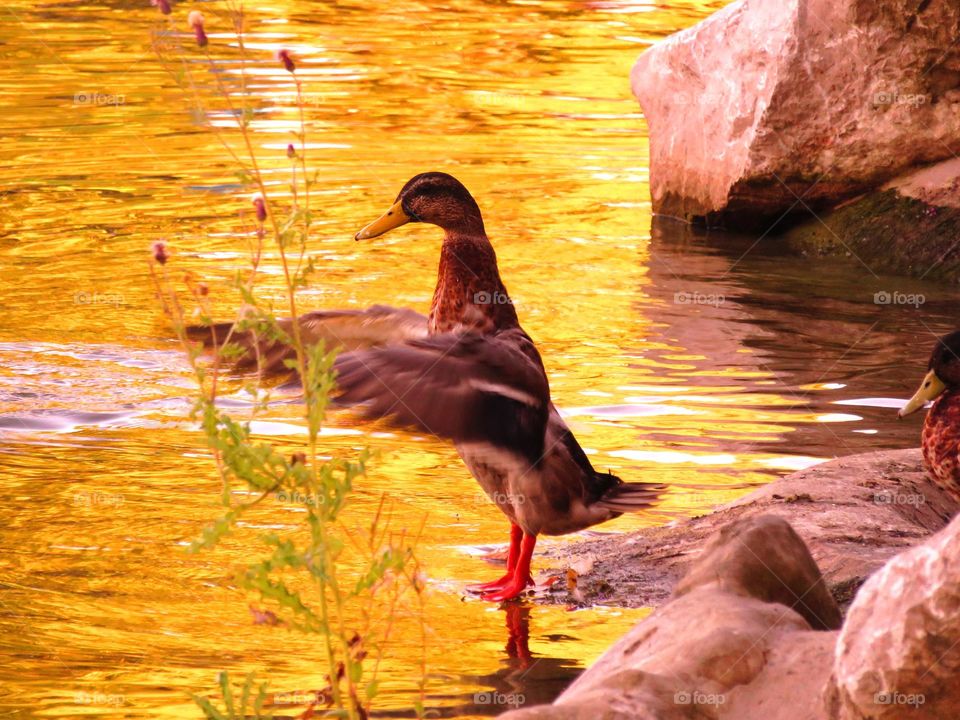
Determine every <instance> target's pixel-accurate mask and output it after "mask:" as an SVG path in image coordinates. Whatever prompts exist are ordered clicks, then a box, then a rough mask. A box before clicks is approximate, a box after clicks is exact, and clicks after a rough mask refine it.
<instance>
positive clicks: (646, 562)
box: [542, 449, 960, 607]
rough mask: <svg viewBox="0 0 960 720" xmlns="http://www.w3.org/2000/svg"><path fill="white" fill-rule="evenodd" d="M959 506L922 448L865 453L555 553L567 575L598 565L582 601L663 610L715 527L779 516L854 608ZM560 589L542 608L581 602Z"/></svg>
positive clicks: (582, 582)
mask: <svg viewBox="0 0 960 720" xmlns="http://www.w3.org/2000/svg"><path fill="white" fill-rule="evenodd" d="M958 509H960V507H958V504H957V502H956V501H955V500H953V499H952V498H951V497H950V496H949V495H948V494H947V493H945V492H944V491H943V490H941V489H940V488H938V487H937V486H936V485H934V484H933V483H932V482H931V481H930V479H929V477H928V476H927V474H926V472H925V471H924V470H923V467H922V460H921V457H920V450H919V449H916V450H893V451H884V452H876V453H864V454H861V455H852V456H849V457H845V458H840V459H838V460H833V461H831V462H827V463H822V464H820V465H816V466H814V467H812V468H808V469H807V470H801V471H800V472H796V473H792V474H790V475H788V476H786V477H783V478H780V479H779V480H775V481H774V482H772V483H770V484H769V485H765V486H764V487H762V488H760V489H758V490H756V491H754V492H752V493H750V494H749V495H747V496H745V497H743V498H741V499H740V500H737V501H736V502H733V503H730V504H728V505H724V506H722V507H720V508H718V509H717V510H715V511H714V512H712V513H710V514H708V515H704V516H702V517H696V518H691V519H689V520H684V521H680V522H677V523H674V524H671V525H669V526H666V527H655V528H647V529H644V530H640V531H637V532H635V533H631V534H629V535H626V536H620V535H618V536H615V537H608V538H600V539H594V540H589V541H586V542H582V543H577V544H574V545H565V546H563V547H562V549H561V548H558V549H555V550H550V551H548V557H551V556H552V558H551V561H552V564H553V565H554V566H555V567H557V568H558V569H560V570H562V569H564V568H566V567H567V566H569V565H570V564H571V563H572V562H574V560H575V559H579V558H582V557H584V556H589V557H592V558H593V559H594V562H593V563H592V565H590V567H589V570H588V571H585V572H583V573H582V574H580V576H579V578H578V582H577V586H578V591H579V592H580V594H581V595H582V599H581V600H580V601H579V602H583V603H588V604H593V603H602V604H608V605H622V606H625V607H642V606H650V605H653V606H657V605H660V604H662V603H663V602H665V601H666V600H667V598H668V597H669V596H670V593H671V592H672V591H673V589H674V587H675V586H677V583H679V582H680V580H681V578H682V577H683V575H684V574H686V573H687V572H688V569H689V568H690V566H691V563H692V562H693V561H694V560H695V558H697V556H698V555H699V554H701V553H702V552H704V551H705V548H706V547H707V541H708V538H710V537H711V536H713V535H714V534H715V533H716V532H717V531H719V530H721V528H724V527H726V526H728V525H729V524H730V523H733V522H734V521H737V520H741V519H745V518H750V517H756V516H760V515H775V516H778V517H780V518H783V519H784V520H786V521H788V522H789V523H790V525H791V527H792V528H793V530H794V531H795V532H796V533H797V535H799V536H800V538H801V539H802V540H803V541H804V543H805V544H806V545H807V547H808V548H809V549H810V553H811V555H812V557H813V559H814V561H815V562H816V564H817V567H819V568H820V570H821V571H822V572H823V576H824V578H825V579H826V582H827V586H828V589H829V591H830V594H831V595H833V597H834V599H835V600H836V601H837V602H838V604H839V605H840V606H841V607H846V606H847V605H848V604H849V602H850V600H851V599H852V598H853V596H854V594H855V593H856V591H857V589H858V588H859V587H860V586H861V585H862V584H863V582H864V581H865V580H866V578H867V577H868V576H869V575H870V574H871V573H873V572H874V571H876V570H878V569H879V568H880V567H882V566H883V564H884V563H886V562H887V560H889V559H890V558H891V557H893V556H894V555H896V554H897V553H898V552H901V551H902V550H905V549H907V548H909V547H912V546H914V545H916V544H917V543H918V542H921V541H923V540H924V539H926V538H928V537H929V536H930V535H932V534H933V533H934V532H936V531H938V530H940V529H942V528H944V527H945V526H946V525H947V523H948V522H949V520H950V518H951V517H952V516H953V515H954V514H955V513H956V512H957V510H958ZM764 559H765V558H764ZM554 589H555V590H554V592H552V593H548V594H546V595H545V596H544V597H543V598H542V601H543V602H557V603H565V604H568V603H571V602H573V603H576V602H578V601H577V600H576V599H574V598H572V597H571V596H570V595H569V593H567V592H566V591H565V590H564V589H563V584H562V583H556V584H554ZM773 591H774V588H771V589H770V592H771V593H772V592H773ZM768 597H770V599H776V600H783V598H782V597H774V596H773V595H770V596H768Z"/></svg>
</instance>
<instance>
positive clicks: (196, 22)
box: [187, 10, 207, 47]
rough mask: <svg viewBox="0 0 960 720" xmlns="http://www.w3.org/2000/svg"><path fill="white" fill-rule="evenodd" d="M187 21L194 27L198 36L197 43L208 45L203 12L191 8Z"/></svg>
mask: <svg viewBox="0 0 960 720" xmlns="http://www.w3.org/2000/svg"><path fill="white" fill-rule="evenodd" d="M187 23H188V24H189V25H190V27H192V28H193V34H194V36H195V37H196V38H197V45H199V46H200V47H206V46H207V33H206V32H204V29H203V13H202V12H200V11H199V10H191V11H190V14H189V15H187Z"/></svg>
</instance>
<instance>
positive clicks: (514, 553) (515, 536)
mask: <svg viewBox="0 0 960 720" xmlns="http://www.w3.org/2000/svg"><path fill="white" fill-rule="evenodd" d="M522 538H523V530H522V529H521V527H520V526H519V525H512V524H511V525H510V551H509V552H508V553H507V574H506V575H504V576H503V577H502V578H500V579H499V580H493V581H492V582H486V583H481V584H479V585H471V586H470V587H469V588H468V589H469V590H471V591H472V592H486V591H488V590H499V589H500V588H502V587H504V586H505V585H506V584H507V583H508V582H510V581H511V580H513V571H514V569H515V568H516V567H517V560H518V559H519V558H520V540H521V539H522ZM530 582H531V584H532V583H533V579H532V578H531V579H530Z"/></svg>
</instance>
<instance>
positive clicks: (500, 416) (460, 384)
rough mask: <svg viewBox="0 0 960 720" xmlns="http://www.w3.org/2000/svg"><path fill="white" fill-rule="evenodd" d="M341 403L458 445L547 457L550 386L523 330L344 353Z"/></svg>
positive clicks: (532, 458) (434, 338)
mask: <svg viewBox="0 0 960 720" xmlns="http://www.w3.org/2000/svg"><path fill="white" fill-rule="evenodd" d="M334 368H335V369H336V371H337V385H338V388H339V394H338V395H337V396H336V401H337V403H338V404H341V405H348V406H354V405H362V407H363V413H364V415H365V416H366V417H368V418H386V419H387V420H389V421H390V422H392V423H394V424H397V425H401V426H407V427H413V428H417V429H419V430H423V431H426V432H429V433H431V434H433V435H436V436H438V437H442V438H445V439H449V440H453V441H454V442H455V443H475V442H476V443H484V444H487V445H491V446H493V447H495V448H497V449H501V450H507V451H510V452H512V453H515V454H518V455H520V456H521V457H523V458H524V459H526V461H527V462H528V463H530V464H531V465H536V464H538V463H539V462H540V460H541V459H542V456H543V451H544V437H545V431H546V425H547V420H548V417H549V413H550V408H551V405H550V388H549V384H548V383H547V377H546V373H545V372H544V369H543V364H542V362H541V361H540V355H539V354H538V353H537V351H536V348H535V347H534V345H533V342H532V341H531V340H530V338H529V337H528V336H527V335H526V333H524V332H523V330H521V329H520V328H511V329H509V330H504V331H501V332H498V333H494V334H481V333H477V332H472V331H468V332H455V333H443V334H440V335H433V336H431V337H428V338H424V339H418V340H411V341H408V342H405V343H401V344H398V345H385V346H383V347H378V348H373V349H370V350H362V351H356V352H348V353H345V354H343V355H340V356H339V357H338V358H337V360H336V364H335V365H334Z"/></svg>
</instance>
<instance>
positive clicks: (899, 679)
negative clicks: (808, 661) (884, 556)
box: [824, 518, 960, 720]
mask: <svg viewBox="0 0 960 720" xmlns="http://www.w3.org/2000/svg"><path fill="white" fill-rule="evenodd" d="M958 673H960V518H958V519H956V520H954V521H953V522H952V523H950V525H949V526H948V527H947V528H946V529H945V530H944V531H942V532H940V533H939V534H938V535H936V536H935V537H933V538H931V539H930V540H929V541H927V542H925V543H924V544H923V545H920V546H919V547H916V548H914V549H912V550H908V551H907V552H904V553H902V554H900V555H898V556H897V557H896V558H894V559H893V560H891V561H890V562H889V563H887V564H886V565H885V566H884V567H883V569H882V570H880V571H879V572H877V573H876V574H875V575H874V576H873V577H871V578H870V580H869V581H868V582H867V583H866V584H865V585H864V586H863V588H862V589H861V590H860V593H859V594H858V595H857V598H856V600H855V601H854V603H853V605H852V606H851V607H850V612H849V615H848V617H847V621H846V623H845V625H844V627H843V631H842V632H841V634H840V638H839V641H838V643H837V650H836V659H835V662H834V666H833V673H832V675H831V678H830V682H829V684H828V686H827V689H826V691H825V694H824V698H825V704H826V708H827V713H828V716H829V717H831V718H836V719H837V720H854V719H856V720H860V718H872V719H875V720H901V719H902V718H913V717H916V718H957V717H960V686H958V685H957V681H956V678H957V675H958ZM918 711H919V712H918Z"/></svg>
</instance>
